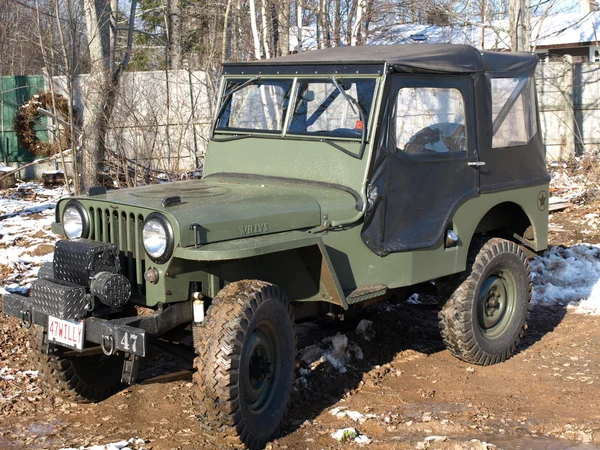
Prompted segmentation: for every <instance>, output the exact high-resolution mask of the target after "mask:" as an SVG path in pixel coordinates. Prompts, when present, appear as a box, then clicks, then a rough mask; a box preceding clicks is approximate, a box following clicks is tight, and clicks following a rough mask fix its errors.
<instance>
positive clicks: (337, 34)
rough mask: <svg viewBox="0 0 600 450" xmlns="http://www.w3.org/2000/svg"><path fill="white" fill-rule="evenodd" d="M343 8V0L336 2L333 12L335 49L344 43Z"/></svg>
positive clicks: (336, 0)
mask: <svg viewBox="0 0 600 450" xmlns="http://www.w3.org/2000/svg"><path fill="white" fill-rule="evenodd" d="M341 7H342V6H341V0H335V11H334V12H333V43H334V46H335V47H339V46H340V45H341V43H342V39H341V38H342V36H341V33H342V26H341V22H342V20H341V14H342V12H341Z"/></svg>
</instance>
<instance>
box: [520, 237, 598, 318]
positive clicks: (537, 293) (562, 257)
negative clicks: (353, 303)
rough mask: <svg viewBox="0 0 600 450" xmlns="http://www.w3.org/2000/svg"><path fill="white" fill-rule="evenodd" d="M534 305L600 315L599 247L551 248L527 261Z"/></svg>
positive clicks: (583, 245) (582, 245) (581, 245)
mask: <svg viewBox="0 0 600 450" xmlns="http://www.w3.org/2000/svg"><path fill="white" fill-rule="evenodd" d="M530 267H531V273H532V276H533V284H534V292H533V304H534V305H535V304H540V305H547V306H551V305H562V306H566V307H568V308H569V309H573V310H574V311H575V312H577V313H582V314H594V315H598V314H600V246H598V245H585V244H578V245H574V246H572V247H569V248H564V247H552V248H550V249H549V250H548V251H547V252H546V253H545V254H544V255H543V256H538V257H536V258H534V259H533V260H532V261H530Z"/></svg>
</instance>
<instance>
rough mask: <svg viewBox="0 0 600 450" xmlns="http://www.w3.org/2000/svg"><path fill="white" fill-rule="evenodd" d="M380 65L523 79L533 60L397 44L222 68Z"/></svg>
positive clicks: (398, 69)
mask: <svg viewBox="0 0 600 450" xmlns="http://www.w3.org/2000/svg"><path fill="white" fill-rule="evenodd" d="M384 63H387V64H389V66H390V67H391V68H392V70H394V71H395V72H404V73H412V72H424V73H456V74H460V73H475V72H489V73H492V74H494V75H497V76H502V75H508V74H510V75H511V76H527V75H530V74H531V73H532V72H533V71H534V69H535V65H536V63H537V58H536V56H535V55H534V54H533V53H525V52H518V53H517V52H487V51H484V52H481V51H479V50H477V49H476V48H475V47H471V46H469V45H457V44H398V45H366V46H358V47H335V48H327V49H322V50H310V51H307V52H302V53H296V54H294V55H289V56H281V57H278V58H271V59H266V60H260V61H252V62H248V63H228V64H225V67H234V66H241V65H243V66H246V67H247V66H248V65H258V66H290V65H292V66H298V65H307V64H308V65H337V64H342V65H347V64H361V65H372V64H384Z"/></svg>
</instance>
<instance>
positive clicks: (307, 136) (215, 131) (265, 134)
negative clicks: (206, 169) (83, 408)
mask: <svg viewBox="0 0 600 450" xmlns="http://www.w3.org/2000/svg"><path fill="white" fill-rule="evenodd" d="M332 76H334V77H335V79H336V80H337V81H338V82H340V83H341V82H343V81H349V82H354V81H360V80H373V81H374V82H375V83H374V86H373V95H372V100H371V105H370V108H369V110H364V114H365V119H366V122H367V126H366V130H365V133H363V134H364V137H363V136H356V137H346V136H339V135H334V134H326V133H323V134H315V133H294V132H290V130H289V126H290V123H291V120H292V115H293V113H294V111H295V110H296V106H297V103H298V102H299V101H300V99H299V88H300V85H301V82H303V81H315V82H327V83H331V84H333V83H332V80H331V77H332ZM253 78H255V81H253V82H251V83H256V82H261V81H262V82H265V81H283V80H292V85H291V87H290V98H289V99H288V103H287V106H286V108H285V109H286V111H285V116H284V117H283V122H282V125H283V126H282V130H276V131H273V130H269V131H267V130H251V129H244V130H242V129H219V128H217V126H218V123H219V121H220V120H221V117H222V115H223V113H224V111H225V109H226V104H227V102H230V101H231V98H230V97H231V95H228V93H227V86H228V85H229V84H230V82H231V81H241V82H242V83H243V82H244V81H248V80H251V79H253ZM381 86H382V85H381V74H378V73H369V74H352V73H341V74H338V73H335V72H334V73H319V74H294V75H291V74H286V75H277V74H273V75H271V74H268V75H261V76H259V77H258V78H257V76H256V74H251V73H249V74H226V75H224V77H223V79H222V82H221V88H220V95H219V103H218V105H217V108H216V113H215V117H214V121H213V127H212V130H211V136H210V139H211V140H212V141H223V140H235V139H243V138H245V137H256V138H270V139H294V140H314V141H318V142H327V143H329V144H331V145H332V146H334V147H336V148H338V149H341V150H342V151H344V152H345V153H348V154H349V155H351V156H353V157H358V158H359V159H360V158H362V155H363V154H364V151H365V149H366V147H367V146H368V144H369V142H370V140H371V136H372V133H373V130H374V126H375V122H376V118H375V117H374V115H375V111H376V107H377V105H376V103H377V101H378V97H379V96H378V92H379V90H380V89H381ZM332 141H340V142H339V143H336V142H332ZM344 143H348V144H355V143H358V144H360V149H359V151H358V152H355V151H352V150H348V149H346V148H345V147H342V145H344ZM340 144H342V145H340Z"/></svg>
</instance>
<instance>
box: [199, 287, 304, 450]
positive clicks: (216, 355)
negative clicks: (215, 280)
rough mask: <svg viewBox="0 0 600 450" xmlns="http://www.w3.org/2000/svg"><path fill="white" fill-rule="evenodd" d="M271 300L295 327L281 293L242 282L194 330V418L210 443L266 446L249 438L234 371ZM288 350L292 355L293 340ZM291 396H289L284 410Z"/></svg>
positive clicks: (217, 300) (215, 302)
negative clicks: (254, 321)
mask: <svg viewBox="0 0 600 450" xmlns="http://www.w3.org/2000/svg"><path fill="white" fill-rule="evenodd" d="M273 297H277V298H279V300H281V301H283V302H285V304H286V306H287V310H288V314H289V317H290V318H291V323H292V324H293V323H294V320H293V317H294V316H293V311H292V307H291V305H290V303H289V301H288V300H287V299H286V298H285V296H284V295H283V293H282V292H281V291H280V290H279V288H277V287H276V286H274V285H272V284H270V283H267V282H263V281H258V280H242V281H239V282H235V283H230V284H229V285H227V286H225V287H224V288H223V289H222V290H221V291H220V292H219V293H218V294H217V295H216V296H215V298H214V299H213V302H212V304H211V306H210V308H209V309H208V311H207V314H206V317H205V319H204V321H203V323H202V325H201V326H196V327H194V334H195V335H194V342H196V343H198V344H197V345H196V354H197V357H196V358H195V360H194V367H195V368H196V369H197V371H196V373H195V374H194V381H195V384H196V398H197V403H198V413H199V414H198V417H199V421H200V422H201V423H202V425H203V427H204V428H205V429H206V431H208V433H207V435H208V438H209V439H214V440H215V442H214V443H215V444H217V445H219V446H220V447H222V448H225V447H227V448H246V447H247V448H250V449H258V448H263V447H264V445H265V443H266V440H265V439H263V438H260V437H257V436H254V435H253V434H252V433H251V430H249V429H248V427H247V426H246V424H245V422H244V420H243V418H242V411H241V406H240V400H239V392H238V387H237V386H238V377H237V369H238V367H239V356H240V355H241V349H242V343H243V339H244V336H245V332H246V330H247V327H248V324H249V322H250V319H251V318H252V316H253V314H254V312H255V311H256V310H257V309H258V307H259V306H260V305H261V304H262V303H263V302H264V301H266V300H267V299H268V298H273ZM294 336H295V333H294ZM292 351H293V354H295V353H296V348H295V341H294V348H293V349H292ZM289 397H290V395H289V392H288V396H287V399H286V400H285V405H284V407H285V408H287V404H288V403H289ZM285 408H284V409H285Z"/></svg>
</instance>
